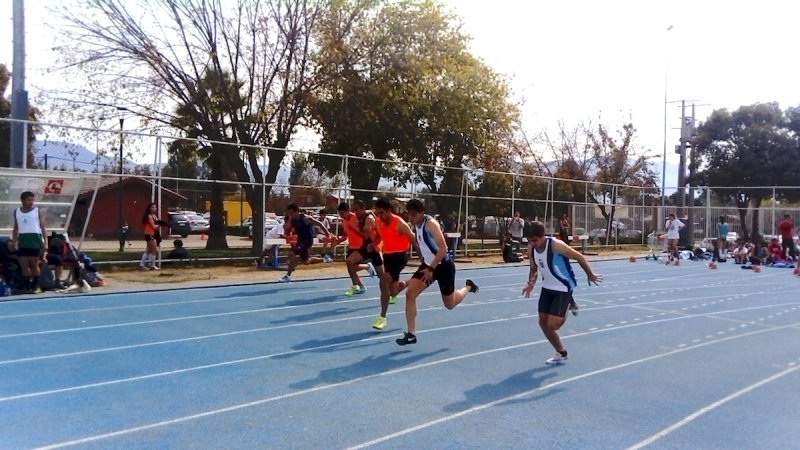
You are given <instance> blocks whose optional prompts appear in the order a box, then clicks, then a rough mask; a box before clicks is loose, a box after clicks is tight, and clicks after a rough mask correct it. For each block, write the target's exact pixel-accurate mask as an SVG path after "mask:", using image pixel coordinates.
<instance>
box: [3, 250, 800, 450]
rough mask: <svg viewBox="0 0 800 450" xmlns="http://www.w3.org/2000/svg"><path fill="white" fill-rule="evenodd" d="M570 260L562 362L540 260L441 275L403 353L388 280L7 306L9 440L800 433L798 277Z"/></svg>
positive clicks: (745, 439)
mask: <svg viewBox="0 0 800 450" xmlns="http://www.w3.org/2000/svg"><path fill="white" fill-rule="evenodd" d="M574 266H575V270H576V273H577V275H578V279H579V283H580V284H579V287H578V290H577V291H576V296H575V297H576V299H577V301H578V303H579V304H580V305H581V309H580V315H579V316H578V317H576V318H573V317H570V318H569V319H568V321H567V323H566V324H565V326H564V328H563V329H562V336H563V338H564V342H565V345H566V347H567V349H568V350H569V352H570V359H569V361H568V362H567V363H566V364H564V365H560V366H555V367H550V366H546V365H545V364H544V360H545V359H546V358H547V357H549V356H550V355H551V353H552V350H551V348H550V346H549V344H547V343H546V342H545V341H544V338H543V335H542V333H541V331H540V330H539V329H538V325H537V318H536V302H535V300H533V299H524V298H521V297H520V295H519V292H520V289H521V287H522V285H523V284H524V281H525V279H526V276H527V268H526V267H523V266H506V267H502V268H500V267H494V268H488V269H473V270H461V271H459V273H458V280H457V282H458V284H461V283H462V282H463V281H464V279H466V278H467V277H469V278H472V279H473V280H475V281H476V282H477V283H478V284H479V285H480V292H479V293H478V294H474V295H471V296H470V297H468V298H467V300H466V301H465V302H464V303H462V304H461V305H459V306H458V307H457V308H456V309H455V310H452V311H448V310H446V309H444V308H443V307H442V306H441V301H440V300H439V298H438V289H435V288H432V289H429V290H428V291H427V292H426V293H425V294H423V296H422V297H421V298H420V300H419V305H420V313H419V317H418V328H419V332H418V338H419V343H418V344H416V345H413V346H407V347H399V346H397V345H396V344H395V343H394V339H395V338H396V337H398V335H399V334H400V333H401V331H402V329H403V328H404V323H405V322H404V319H403V307H402V300H400V301H399V302H398V304H397V305H393V306H392V307H391V308H390V315H389V325H388V327H387V329H386V330H385V331H383V332H376V331H374V330H372V328H371V327H370V325H371V323H372V320H373V318H374V316H375V314H377V311H378V300H377V297H376V293H377V287H376V280H374V279H367V280H366V282H367V287H368V289H369V291H368V292H367V294H366V295H363V296H358V297H345V296H344V295H342V292H343V291H344V290H345V288H346V287H347V282H346V280H344V279H328V280H320V281H302V282H293V283H291V284H289V285H281V284H252V285H242V286H227V287H207V288H197V289H182V290H166V291H151V292H144V293H116V294H108V295H86V296H80V297H70V298H67V299H64V298H51V299H39V300H35V301H27V300H21V301H11V302H3V303H0V448H2V449H18V448H62V447H65V448H66V447H68V448H81V449H109V448H132V449H148V448H153V449H155V448H158V449H162V448H175V449H178V448H179V449H211V448H214V449H223V448H237V449H284V448H297V449H306V448H308V449H322V448H324V449H339V448H376V449H409V448H426V449H427V448H431V449H433V448H437V449H485V448H502V449H515V448H518V449H533V448H547V449H555V448H569V449H588V448H604V449H605V448H620V449H624V448H642V447H646V448H656V449H661V448H665V449H666V448H670V449H673V448H674V449H686V448H720V449H734V448H798V447H797V446H798V443H799V442H800V388H798V386H800V277H796V276H793V275H792V273H791V270H789V269H771V268H764V269H763V271H762V272H761V273H752V272H751V271H745V270H741V269H740V268H739V267H738V266H734V265H732V264H722V265H720V269H718V270H715V271H712V270H709V269H708V268H706V267H705V266H704V265H703V263H694V262H691V261H689V262H685V263H684V264H683V265H682V266H680V267H665V266H663V265H661V264H656V263H653V262H647V261H640V262H638V263H636V264H631V263H628V262H623V261H602V262H595V263H593V266H594V267H595V269H596V271H597V272H599V273H602V274H603V275H604V276H605V282H604V283H602V284H601V285H600V286H597V287H595V286H592V287H587V284H586V280H585V276H584V275H583V273H582V271H581V270H580V268H579V267H577V265H574ZM534 294H535V296H538V286H537V289H536V291H535V293H534Z"/></svg>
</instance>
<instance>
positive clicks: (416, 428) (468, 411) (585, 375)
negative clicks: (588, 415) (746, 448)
mask: <svg viewBox="0 0 800 450" xmlns="http://www.w3.org/2000/svg"><path fill="white" fill-rule="evenodd" d="M784 328H790V327H789V326H783V327H779V328H776V329H784ZM764 331H766V330H759V331H752V332H750V333H745V334H740V335H738V336H729V337H726V338H722V339H719V340H716V341H712V342H704V343H701V344H697V345H693V346H691V347H684V348H681V349H675V350H671V351H668V352H664V353H660V354H656V355H651V356H646V357H644V358H641V359H637V360H633V361H629V362H626V363H622V364H617V365H615V366H610V367H606V368H603V369H598V370H595V371H592V372H586V373H583V374H581V375H576V376H574V377H570V378H565V379H563V380H559V381H556V382H554V383H550V384H546V385H543V386H540V387H538V388H535V389H531V390H528V391H525V392H521V393H518V394H514V395H511V396H508V397H504V398H501V399H498V400H494V401H491V402H489V403H484V404H482V405H478V406H473V407H472V408H469V409H465V410H464V411H460V412H457V413H455V414H451V415H448V416H444V417H440V418H438V419H436V420H432V421H430V422H425V423H422V424H419V425H416V426H413V427H410V428H406V429H405V430H401V431H398V432H395V433H391V434H387V435H385V436H382V437H379V438H377V439H373V440H371V441H368V442H363V443H361V444H357V445H353V446H351V447H348V448H347V450H358V449H362V448H366V447H371V446H373V445H376V444H380V443H383V442H386V441H389V440H391V439H395V438H397V437H400V436H404V435H406V434H410V433H414V432H416V431H420V430H423V429H425V428H430V427H432V426H434V425H438V424H441V423H444V422H449V421H451V420H453V419H457V418H459V417H462V416H466V415H467V414H472V413H474V412H478V411H482V410H484V409H487V408H491V407H493V406H496V405H499V404H501V403H506V402H509V401H513V400H517V399H520V398H524V397H527V396H529V395H531V394H534V393H536V392H540V391H544V390H546V389H551V388H554V387H557V386H560V385H562V384H566V383H571V382H573V381H577V380H581V379H584V378H588V377H591V376H594V375H599V374H602V373H606V372H611V371H613V370H617V369H622V368H625V367H630V366H634V365H637V364H641V363H644V362H648V361H652V360H656V359H660V358H664V357H667V356H672V355H675V354H678V353H683V352H686V351H689V350H694V349H696V348H701V347H706V346H709V345H713V344H718V343H721V342H725V341H729V340H732V339H737V338H740V337H746V336H752V335H755V334H759V333H761V332H764ZM798 367H800V366H798Z"/></svg>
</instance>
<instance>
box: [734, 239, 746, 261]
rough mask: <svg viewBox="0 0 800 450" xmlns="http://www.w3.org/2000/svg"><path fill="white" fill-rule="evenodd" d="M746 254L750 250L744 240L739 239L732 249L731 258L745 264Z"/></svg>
mask: <svg viewBox="0 0 800 450" xmlns="http://www.w3.org/2000/svg"><path fill="white" fill-rule="evenodd" d="M748 256H750V250H748V249H747V247H745V245H744V241H739V242H738V243H737V245H736V248H735V249H734V250H733V260H734V261H735V262H736V264H745V263H746V262H747V257H748Z"/></svg>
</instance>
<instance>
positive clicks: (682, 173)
mask: <svg viewBox="0 0 800 450" xmlns="http://www.w3.org/2000/svg"><path fill="white" fill-rule="evenodd" d="M694 131H695V105H694V103H692V116H691V117H687V116H686V100H681V138H680V144H679V145H677V146H676V147H675V153H678V155H679V156H680V162H679V165H678V214H677V216H678V218H681V219H683V218H686V222H688V223H686V231H687V234H688V235H689V239H688V240H681V242H680V245H682V246H690V245H692V244H693V242H692V241H693V228H694V224H693V220H694V214H693V208H692V207H693V206H694V195H693V194H692V190H691V187H689V189H688V192H687V186H686V180H687V177H686V164H687V159H686V152H687V149H689V148H690V147H691V146H692V136H694ZM689 165H690V170H691V173H690V176H691V175H694V170H695V168H694V165H693V164H689ZM687 197H688V202H687ZM687 206H688V214H687V209H686V208H687Z"/></svg>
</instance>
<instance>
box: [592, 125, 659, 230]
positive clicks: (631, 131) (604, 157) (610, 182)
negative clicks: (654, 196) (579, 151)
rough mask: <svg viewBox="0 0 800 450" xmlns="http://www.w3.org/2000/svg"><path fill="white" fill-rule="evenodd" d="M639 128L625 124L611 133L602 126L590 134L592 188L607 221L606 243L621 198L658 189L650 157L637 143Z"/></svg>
mask: <svg viewBox="0 0 800 450" xmlns="http://www.w3.org/2000/svg"><path fill="white" fill-rule="evenodd" d="M635 134H636V128H634V126H633V124H631V123H626V124H624V125H623V126H622V129H621V130H620V131H619V132H618V133H617V137H614V136H612V135H611V134H610V133H609V132H608V129H607V128H606V127H605V126H603V125H598V126H597V129H596V130H595V131H593V132H591V133H590V134H589V142H590V145H591V148H592V154H593V158H594V164H595V166H596V174H595V177H594V181H595V184H594V187H593V189H592V190H591V191H590V194H591V195H592V197H593V200H594V202H595V203H596V204H597V207H598V208H599V209H600V213H601V214H602V215H603V218H604V219H605V220H606V223H607V224H608V226H607V227H606V242H610V241H611V235H612V229H616V228H617V227H616V225H615V223H616V222H615V219H614V215H615V213H616V207H617V203H618V201H620V200H621V199H623V198H624V199H626V200H627V201H628V202H629V203H632V200H633V199H635V198H638V196H639V194H641V193H642V190H643V188H645V189H646V188H650V189H655V188H656V184H657V179H656V175H655V173H654V171H653V170H652V168H651V167H650V163H649V161H648V159H649V157H648V156H647V155H646V154H645V153H644V152H643V150H642V149H641V148H639V147H638V146H637V145H636V143H635Z"/></svg>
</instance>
